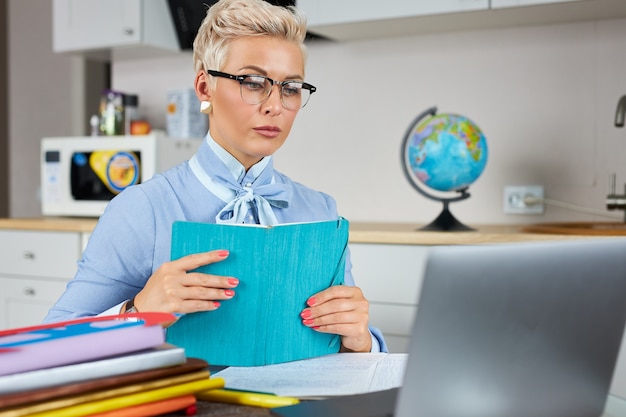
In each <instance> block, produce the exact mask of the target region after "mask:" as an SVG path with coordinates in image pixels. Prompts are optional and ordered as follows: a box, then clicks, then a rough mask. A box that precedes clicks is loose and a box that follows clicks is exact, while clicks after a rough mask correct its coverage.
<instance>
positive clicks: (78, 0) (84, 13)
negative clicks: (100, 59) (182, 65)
mask: <svg viewBox="0 0 626 417" xmlns="http://www.w3.org/2000/svg"><path fill="white" fill-rule="evenodd" d="M52 13H53V49H54V51H55V52H68V51H90V50H108V49H111V48H117V47H122V48H124V47H129V46H154V47H159V48H164V49H170V50H178V49H179V47H178V40H177V38H176V33H175V30H174V22H173V20H172V18H171V15H170V11H169V8H168V5H167V2H166V1H165V0H54V3H53V8H52Z"/></svg>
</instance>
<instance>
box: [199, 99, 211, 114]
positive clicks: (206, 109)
mask: <svg viewBox="0 0 626 417" xmlns="http://www.w3.org/2000/svg"><path fill="white" fill-rule="evenodd" d="M210 112H211V102H210V101H201V102H200V113H204V114H209V113H210Z"/></svg>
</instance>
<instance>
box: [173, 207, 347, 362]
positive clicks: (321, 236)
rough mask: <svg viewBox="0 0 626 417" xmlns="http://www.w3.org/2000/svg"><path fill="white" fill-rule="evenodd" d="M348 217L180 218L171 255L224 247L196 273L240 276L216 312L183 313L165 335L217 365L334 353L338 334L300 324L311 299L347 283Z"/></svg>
mask: <svg viewBox="0 0 626 417" xmlns="http://www.w3.org/2000/svg"><path fill="white" fill-rule="evenodd" d="M348 225H349V224H348V221H347V220H346V219H343V218H339V219H337V220H333V221H322V222H310V223H290V224H282V225H276V226H258V225H232V224H214V223H193V222H176V223H174V225H173V229H172V252H171V258H172V260H175V259H179V258H181V257H183V256H186V255H189V254H192V253H200V252H205V251H210V250H216V249H227V250H229V251H230V255H229V256H228V258H227V259H226V260H224V261H221V262H217V263H214V264H210V265H205V266H202V267H200V268H198V269H197V270H196V271H200V272H205V273H209V274H215V275H224V276H233V277H235V278H238V279H239V285H238V286H237V287H236V288H235V296H234V297H233V298H232V299H230V300H224V301H221V302H220V304H221V305H220V307H219V308H218V309H217V310H215V311H207V312H199V313H191V314H186V315H184V316H182V317H181V318H180V319H179V320H178V321H177V322H176V323H175V324H174V325H172V326H171V327H170V328H169V329H168V331H167V341H168V342H169V343H172V344H174V345H177V346H181V347H184V348H185V351H186V354H187V356H188V357H197V358H201V359H204V360H206V361H207V362H209V363H210V364H212V365H227V366H259V365H269V364H274V363H281V362H288V361H294V360H300V359H305V358H310V357H314V356H321V355H326V354H330V353H337V352H338V351H339V347H340V340H339V336H337V335H333V334H326V333H319V332H317V331H315V330H313V329H310V328H308V327H306V326H304V325H303V324H302V319H301V317H300V313H301V311H302V310H303V309H304V308H305V307H306V301H307V299H308V298H309V297H310V296H312V295H313V294H315V293H317V292H319V291H322V290H324V289H326V288H328V287H330V286H331V285H342V284H343V283H344V270H345V256H346V253H347V251H348Z"/></svg>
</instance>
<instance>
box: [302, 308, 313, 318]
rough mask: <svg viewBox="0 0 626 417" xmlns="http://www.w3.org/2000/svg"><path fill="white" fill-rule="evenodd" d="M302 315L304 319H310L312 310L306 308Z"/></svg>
mask: <svg viewBox="0 0 626 417" xmlns="http://www.w3.org/2000/svg"><path fill="white" fill-rule="evenodd" d="M300 317H302V318H303V319H308V318H309V317H311V310H304V311H303V312H302V313H300Z"/></svg>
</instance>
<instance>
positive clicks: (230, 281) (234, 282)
mask: <svg viewBox="0 0 626 417" xmlns="http://www.w3.org/2000/svg"><path fill="white" fill-rule="evenodd" d="M228 284H230V285H237V284H239V280H238V279H237V278H228Z"/></svg>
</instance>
